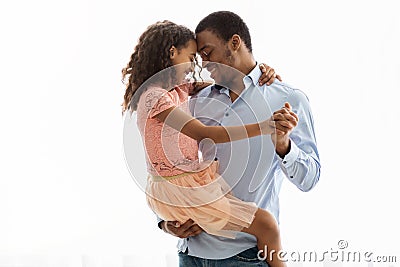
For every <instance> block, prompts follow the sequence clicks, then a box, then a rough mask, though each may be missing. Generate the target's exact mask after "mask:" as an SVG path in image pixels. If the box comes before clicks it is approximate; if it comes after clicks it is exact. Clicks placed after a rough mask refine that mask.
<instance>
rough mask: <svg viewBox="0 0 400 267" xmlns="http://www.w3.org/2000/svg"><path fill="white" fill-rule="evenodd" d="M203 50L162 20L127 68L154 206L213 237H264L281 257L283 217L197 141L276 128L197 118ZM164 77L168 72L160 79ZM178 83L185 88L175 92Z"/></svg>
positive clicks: (128, 99)
mask: <svg viewBox="0 0 400 267" xmlns="http://www.w3.org/2000/svg"><path fill="white" fill-rule="evenodd" d="M196 52H197V46H196V41H195V36H194V33H193V32H192V31H190V30H189V29H188V28H186V27H184V26H180V25H176V24H175V23H172V22H170V21H163V22H157V23H155V24H153V25H150V26H149V27H148V28H147V30H146V31H145V32H144V33H143V34H142V35H141V36H140V38H139V41H138V44H137V45H136V47H135V50H134V52H133V54H132V56H131V59H130V62H129V63H128V65H127V67H125V68H124V69H123V70H122V72H123V79H124V80H125V78H128V81H127V83H126V92H125V96H124V102H123V112H125V111H137V125H138V128H139V131H140V133H141V136H142V140H143V143H144V147H145V150H146V153H147V157H146V160H147V167H148V172H149V178H148V183H147V187H146V195H147V202H148V204H149V206H150V208H151V209H152V210H153V211H154V212H155V213H156V214H157V215H158V216H159V217H160V218H162V219H164V220H166V221H174V220H177V221H180V222H181V223H183V222H185V221H187V220H188V219H192V220H193V221H194V222H195V223H197V224H198V225H199V226H200V227H201V228H202V229H204V230H205V231H206V232H208V233H209V234H214V235H220V236H224V237H230V238H234V237H235V231H243V232H246V233H249V234H253V235H255V236H256V237H257V242H258V244H257V245H258V247H259V249H260V250H262V251H263V253H267V251H264V249H265V248H268V251H270V250H275V251H276V252H278V251H279V250H280V249H281V244H280V236H279V229H278V226H277V223H276V221H275V218H274V217H273V216H272V215H271V214H270V213H269V212H267V211H265V210H262V209H260V208H258V207H257V206H256V205H255V204H254V203H248V202H244V201H242V200H240V199H238V198H236V197H234V196H233V195H232V194H231V193H230V192H229V186H228V184H227V183H226V182H225V181H224V179H223V178H222V177H221V176H219V175H218V173H217V170H218V162H217V161H213V162H200V161H199V158H198V143H197V142H200V141H201V140H203V139H205V138H210V139H212V140H213V141H214V142H215V143H223V142H231V141H235V140H239V139H244V138H250V137H253V136H257V135H261V134H271V133H274V131H275V129H274V127H273V122H272V121H270V120H265V121H262V122H260V123H254V124H247V125H242V126H230V127H223V126H205V125H204V124H202V123H201V122H200V121H199V120H197V119H195V118H193V117H191V116H190V115H189V112H188V105H187V101H188V97H189V94H190V92H191V90H194V88H195V86H194V85H193V83H189V82H185V81H184V78H185V76H186V75H187V74H188V73H189V72H193V71H194V66H193V64H194V63H195V62H196ZM157 73H161V74H159V76H153V75H155V74H157ZM152 76H153V78H152V79H149V78H150V77H152ZM154 77H159V79H154ZM172 83H173V84H177V85H175V86H173V87H172V89H171V87H170V86H169V84H172ZM277 134H278V131H277ZM275 255H276V254H275ZM266 258H267V261H268V262H269V263H270V265H271V266H284V264H283V262H282V261H279V260H278V259H276V257H275V256H273V257H270V255H268V254H267V257H266Z"/></svg>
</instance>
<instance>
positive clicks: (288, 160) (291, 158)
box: [278, 140, 300, 168]
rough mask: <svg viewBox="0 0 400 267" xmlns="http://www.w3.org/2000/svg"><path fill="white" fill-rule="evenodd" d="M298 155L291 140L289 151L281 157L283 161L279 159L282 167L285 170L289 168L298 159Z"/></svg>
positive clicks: (297, 148)
mask: <svg viewBox="0 0 400 267" xmlns="http://www.w3.org/2000/svg"><path fill="white" fill-rule="evenodd" d="M299 153H300V149H299V147H298V146H297V145H296V144H295V143H294V142H293V141H292V140H290V151H289V153H287V154H286V155H285V156H284V157H283V159H281V160H282V161H281V162H282V164H283V166H285V168H287V167H289V166H291V165H292V164H293V163H294V162H295V161H296V159H297V158H298V157H299ZM278 157H279V156H278ZM279 158H280V157H279Z"/></svg>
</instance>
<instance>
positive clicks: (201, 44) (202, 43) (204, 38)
mask: <svg viewBox="0 0 400 267" xmlns="http://www.w3.org/2000/svg"><path fill="white" fill-rule="evenodd" d="M196 41H197V47H198V51H201V50H203V49H205V48H207V47H210V46H216V45H217V44H218V43H219V42H220V41H221V40H220V39H219V38H218V36H217V35H216V34H215V33H214V32H212V31H211V30H204V31H202V32H200V33H198V34H197V36H196Z"/></svg>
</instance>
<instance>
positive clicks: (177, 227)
mask: <svg viewBox="0 0 400 267" xmlns="http://www.w3.org/2000/svg"><path fill="white" fill-rule="evenodd" d="M161 228H162V229H163V230H164V232H166V233H168V234H170V235H173V236H177V237H180V238H187V237H190V236H196V235H198V234H200V233H201V232H202V231H203V229H201V228H200V226H198V225H197V224H195V223H194V222H193V220H192V219H189V220H187V221H186V222H185V223H184V224H182V225H181V224H180V223H179V222H178V221H163V222H161Z"/></svg>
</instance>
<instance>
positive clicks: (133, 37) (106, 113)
mask: <svg viewBox="0 0 400 267" xmlns="http://www.w3.org/2000/svg"><path fill="white" fill-rule="evenodd" d="M397 5H398V4H397V1H379V2H378V1H344V0H343V1H342V0H341V1H330V2H329V3H326V2H325V1H324V2H323V1H316V0H315V1H311V0H309V1H262V2H261V1H253V0H247V1H199V2H193V1H143V2H135V1H133V0H130V1H122V0H113V1H94V0H92V1H90V0H79V1H78V0H71V1H49V0H48V1H46V0H38V1H28V0H25V1H23V0H22V1H7V2H5V1H3V2H2V3H1V4H0V29H1V31H0V34H1V47H0V66H1V69H0V77H1V78H0V92H1V93H0V117H1V120H0V123H1V131H0V166H1V167H0V266H74V267H75V266H175V265H176V260H177V259H176V249H175V245H176V244H175V243H176V242H175V239H174V238H173V237H171V236H168V235H166V234H164V233H163V232H162V231H160V230H158V228H157V226H156V222H155V218H154V216H153V214H152V212H151V211H150V210H149V208H148V207H147V204H146V203H145V197H144V193H143V192H142V191H141V190H140V189H139V188H138V186H137V185H136V183H135V182H134V181H133V178H132V177H131V175H130V173H129V171H128V169H127V167H126V164H125V161H124V156H123V144H122V130H123V118H122V116H121V110H120V104H121V102H122V97H123V92H124V86H123V85H122V83H121V82H120V79H121V72H120V71H121V69H122V68H123V67H124V66H125V65H126V63H127V62H128V60H129V58H130V55H131V53H132V50H133V47H134V45H135V44H136V41H137V39H138V37H139V35H140V34H141V33H142V32H143V31H144V30H145V28H146V27H147V26H148V25H149V24H152V23H154V22H156V21H158V20H164V19H169V20H172V21H174V22H176V23H179V24H184V25H186V26H188V27H189V28H191V29H193V30H194V29H195V27H196V25H197V23H198V22H199V21H200V19H202V18H203V17H204V16H206V15H207V14H209V13H211V12H213V11H217V10H230V11H234V12H236V13H237V14H239V15H240V16H241V17H242V18H243V19H244V20H245V22H246V23H247V24H248V26H249V28H250V32H251V34H252V40H253V51H254V54H255V57H256V59H257V60H258V61H260V62H265V63H267V64H269V65H270V66H272V67H274V68H275V70H276V71H277V73H278V74H280V75H281V76H282V77H283V79H284V81H285V82H287V83H289V84H291V85H293V86H295V87H297V88H300V89H302V90H303V91H304V92H305V93H306V94H307V95H308V97H309V100H310V103H311V106H312V109H313V113H314V118H315V129H316V134H317V141H318V147H319V152H320V155H321V163H322V174H321V178H320V182H319V184H318V185H317V186H316V188H314V189H313V190H312V191H311V192H309V193H302V192H300V191H298V190H297V189H296V188H294V186H292V185H291V184H290V183H289V182H287V183H284V185H283V188H282V191H281V231H282V236H283V245H284V247H285V248H286V249H287V250H288V251H294V250H299V251H305V250H315V251H325V250H328V251H330V250H332V249H333V250H337V242H338V241H339V240H341V239H343V240H346V241H348V244H349V247H348V250H349V251H373V252H374V254H375V255H397V256H398V258H397V259H398V261H400V249H399V239H400V231H399V229H398V226H399V225H400V218H399V216H398V212H399V208H398V203H399V202H400V197H399V193H398V191H399V190H398V187H397V185H398V184H399V183H398V180H399V179H400V175H399V171H398V169H399V167H398V165H399V161H398V160H399V156H398V151H399V149H400V147H399V141H398V137H397V135H398V129H399V127H398V125H397V124H398V123H399V116H400V112H399V109H398V107H397V105H398V96H399V93H398V91H399V90H400V75H399V74H400V63H399V62H400V49H399V47H400V16H399V12H398V11H399V8H398V7H397ZM135 138H137V137H135ZM136 142H137V144H138V153H137V160H138V162H140V161H142V159H143V157H144V155H143V154H142V150H141V147H140V140H136ZM143 168H144V166H143ZM138 171H139V170H138ZM397 264H399V263H397ZM303 265H304V266H308V265H310V264H308V263H303ZM314 265H315V264H314ZM316 265H318V264H316ZM364 266H365V264H364ZM382 266H389V265H382Z"/></svg>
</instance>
